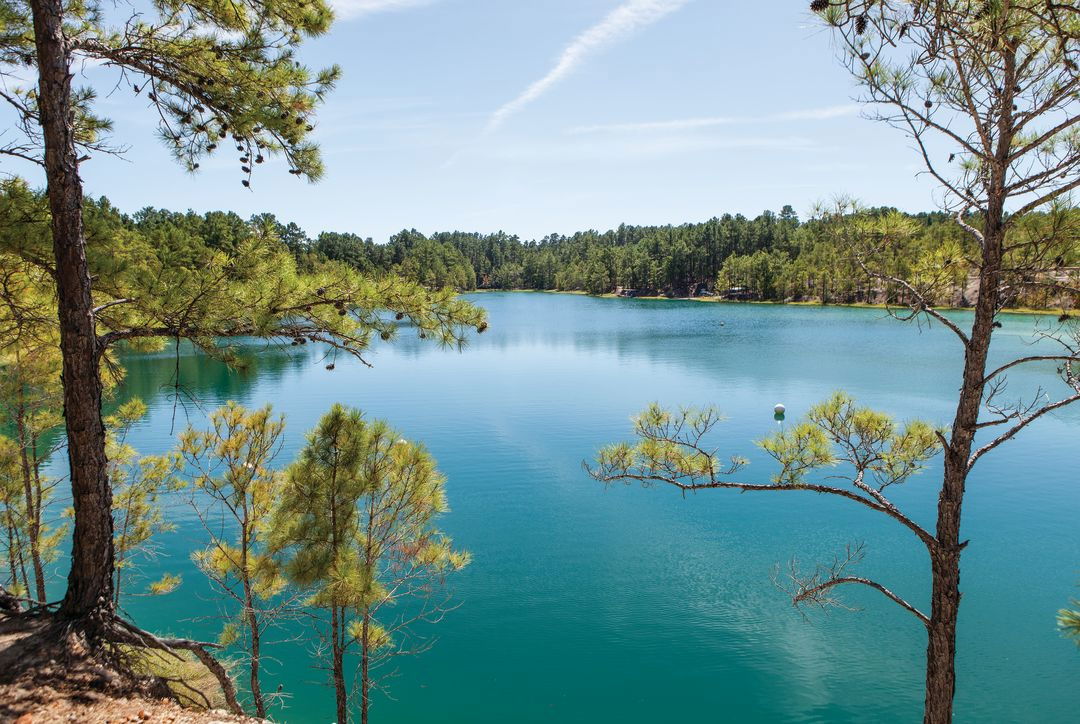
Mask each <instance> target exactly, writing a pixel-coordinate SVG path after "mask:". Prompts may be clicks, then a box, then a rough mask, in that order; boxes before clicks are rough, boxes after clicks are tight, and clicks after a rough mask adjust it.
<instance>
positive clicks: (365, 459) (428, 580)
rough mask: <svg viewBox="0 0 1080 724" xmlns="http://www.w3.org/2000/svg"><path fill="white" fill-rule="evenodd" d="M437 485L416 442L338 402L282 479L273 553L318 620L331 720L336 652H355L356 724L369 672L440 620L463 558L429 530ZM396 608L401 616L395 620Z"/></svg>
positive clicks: (364, 713) (344, 679)
mask: <svg viewBox="0 0 1080 724" xmlns="http://www.w3.org/2000/svg"><path fill="white" fill-rule="evenodd" d="M443 484H444V479H443V477H442V476H441V475H440V474H439V473H438V472H437V471H436V469H435V462H434V460H433V459H432V458H431V456H430V454H428V452H427V451H426V450H425V449H424V448H423V447H422V446H420V445H418V444H415V443H410V442H408V441H406V440H403V439H400V438H399V437H398V433H397V432H395V431H394V430H393V429H391V428H390V427H389V426H388V425H387V424H386V423H385V422H382V421H374V422H368V421H366V420H365V419H364V418H363V416H362V415H361V413H360V412H359V411H357V410H350V409H347V408H344V407H341V406H340V405H335V406H334V407H333V408H332V409H331V410H330V412H328V413H327V414H326V415H325V416H323V418H322V420H320V421H319V425H318V427H317V428H316V429H315V430H314V431H313V432H312V433H311V434H310V435H309V436H308V443H307V446H306V447H305V448H304V449H303V450H302V451H301V453H300V455H299V457H298V459H297V461H296V462H295V463H294V464H293V465H291V466H290V467H289V469H288V471H287V473H286V483H285V488H284V491H283V493H282V495H281V498H280V499H281V503H280V506H279V508H278V509H277V512H276V514H275V519H274V530H275V537H276V540H275V546H276V548H277V549H278V550H279V551H281V552H282V554H283V555H284V556H285V558H286V564H285V567H286V572H287V574H288V575H289V578H290V579H291V580H292V581H293V582H294V583H295V584H296V585H298V586H299V587H301V589H303V590H305V591H308V592H309V596H310V598H309V604H310V605H311V606H313V607H315V608H317V609H321V610H324V611H327V612H328V613H329V621H328V622H326V626H327V629H326V630H325V631H324V632H323V637H324V640H327V641H328V642H329V659H330V671H331V679H332V681H333V684H334V691H335V697H336V702H337V721H338V722H339V723H341V724H344V723H345V722H346V721H347V720H348V715H349V709H350V693H351V692H352V691H353V690H354V686H353V684H352V682H351V681H350V677H349V676H348V675H347V674H346V672H345V657H346V655H347V654H348V653H349V652H350V650H351V649H352V648H354V647H355V648H357V649H359V651H358V654H359V656H360V666H359V673H358V675H357V681H356V682H355V683H356V688H358V690H359V700H360V701H359V710H360V720H361V722H363V723H364V724H367V722H368V716H369V709H370V704H371V690H372V687H373V685H374V684H375V683H376V682H377V680H378V675H377V672H376V669H377V668H378V666H379V665H380V664H381V663H382V662H384V661H386V660H387V659H389V658H390V657H393V656H397V655H401V654H405V653H413V652H416V651H419V650H422V649H423V648H425V646H423V645H418V644H417V640H416V633H415V632H414V631H413V628H412V627H413V625H414V624H417V623H419V622H423V621H436V620H438V619H439V618H440V617H441V615H442V613H443V612H445V610H446V608H447V602H448V599H447V598H446V597H445V596H444V595H443V594H442V593H440V589H441V587H442V584H443V582H444V579H445V577H446V575H447V574H448V573H450V572H452V571H455V570H459V569H460V568H462V567H464V566H465V565H466V564H467V563H468V556H467V554H464V553H461V552H459V551H455V550H453V548H452V547H451V542H450V540H449V538H447V537H446V536H445V535H444V534H442V533H440V532H439V531H438V530H436V529H435V528H434V527H433V524H434V521H435V519H436V518H437V517H438V516H439V515H440V514H442V513H444V512H445V511H446V510H447V506H446V497H445V493H444V490H443ZM395 607H397V608H398V609H399V610H400V611H402V612H401V613H398V614H396V615H395V613H394V609H395Z"/></svg>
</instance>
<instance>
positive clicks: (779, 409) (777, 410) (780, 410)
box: [772, 402, 787, 423]
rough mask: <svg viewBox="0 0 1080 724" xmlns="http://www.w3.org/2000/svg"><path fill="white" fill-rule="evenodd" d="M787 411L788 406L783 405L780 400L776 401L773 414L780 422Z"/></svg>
mask: <svg viewBox="0 0 1080 724" xmlns="http://www.w3.org/2000/svg"><path fill="white" fill-rule="evenodd" d="M785 412H787V408H785V407H784V406H783V405H781V404H780V403H779V402H778V403H776V407H774V408H773V416H772V417H773V419H774V420H776V421H777V422H778V423H780V422H783V421H784V413H785Z"/></svg>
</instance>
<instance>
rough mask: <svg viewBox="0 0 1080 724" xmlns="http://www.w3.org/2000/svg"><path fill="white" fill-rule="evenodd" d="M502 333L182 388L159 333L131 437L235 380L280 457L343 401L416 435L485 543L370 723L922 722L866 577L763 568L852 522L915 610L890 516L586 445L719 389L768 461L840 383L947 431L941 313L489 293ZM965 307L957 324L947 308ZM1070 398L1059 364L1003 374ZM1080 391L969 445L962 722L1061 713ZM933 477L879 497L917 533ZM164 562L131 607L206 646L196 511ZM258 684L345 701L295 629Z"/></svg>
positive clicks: (298, 706)
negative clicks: (627, 472) (642, 476)
mask: <svg viewBox="0 0 1080 724" xmlns="http://www.w3.org/2000/svg"><path fill="white" fill-rule="evenodd" d="M472 299H473V300H474V301H475V302H476V303H478V304H480V305H482V306H484V307H485V308H487V310H488V312H489V314H490V322H491V329H490V331H489V332H488V333H487V334H485V335H483V336H481V337H478V338H476V339H475V340H473V342H472V344H471V345H470V346H469V348H468V349H467V350H466V351H464V352H463V353H460V354H459V353H457V352H452V351H445V350H440V349H437V348H435V347H433V346H431V345H427V344H424V343H421V342H418V341H416V340H413V339H403V340H401V341H399V342H397V343H395V344H394V345H393V346H385V345H384V346H382V347H380V348H378V349H377V352H376V354H374V355H373V356H372V358H371V359H372V361H373V362H374V363H375V368H374V369H367V368H365V367H363V366H361V365H360V364H358V363H356V362H354V361H350V360H347V359H344V358H339V359H337V360H336V369H335V370H334V371H332V372H329V371H327V370H326V369H324V365H325V364H326V361H325V360H323V359H322V355H323V354H324V353H323V352H322V351H318V350H315V349H311V348H310V346H308V347H304V348H301V350H300V351H299V352H296V351H294V350H291V349H290V350H288V351H285V350H280V349H277V348H265V349H263V348H259V349H262V352H261V353H260V354H259V355H258V364H257V366H256V367H255V368H254V369H253V370H251V371H248V372H236V371H229V370H226V369H225V368H223V367H222V366H220V365H218V364H216V363H213V362H209V361H207V360H205V359H203V358H201V357H198V356H195V355H192V354H188V353H185V354H184V356H182V357H181V359H180V366H179V369H180V372H181V382H182V384H183V388H182V390H180V394H179V395H178V394H177V391H176V390H175V389H173V388H170V387H169V385H170V384H171V383H172V381H173V379H174V371H175V369H176V363H177V360H176V359H175V358H174V356H173V355H172V354H171V353H162V354H160V355H153V356H140V357H128V358H127V359H126V360H125V363H126V365H127V367H128V369H129V380H128V382H127V386H126V388H125V391H124V393H125V394H138V395H140V396H142V397H143V398H144V399H145V400H146V401H147V402H148V403H149V404H150V408H151V412H150V414H149V415H148V417H147V418H146V419H145V420H144V421H143V422H141V423H140V424H139V425H138V426H137V428H136V430H135V431H134V432H133V434H132V436H131V437H130V441H131V442H132V443H133V444H134V445H135V446H136V447H138V448H139V449H140V450H141V451H143V452H160V451H163V450H165V449H168V447H170V446H171V445H172V444H173V440H174V436H175V434H176V433H178V432H179V431H180V429H182V427H183V426H184V425H185V424H187V423H188V422H191V423H192V424H195V425H201V424H202V422H203V420H204V418H205V413H206V411H208V410H211V409H213V408H214V407H216V406H217V405H219V404H221V403H224V402H225V401H227V400H237V401H239V402H241V403H243V404H245V405H248V406H258V405H263V404H265V403H268V402H269V403H273V405H274V407H275V409H276V410H278V411H281V412H283V413H285V414H286V415H287V416H288V430H287V444H286V448H285V450H284V453H283V455H282V459H281V462H282V464H285V463H286V462H287V461H288V460H289V459H291V457H292V456H293V455H294V454H295V452H296V450H297V449H298V448H299V446H300V445H301V444H302V442H303V435H304V433H305V431H306V430H308V429H310V428H311V427H312V426H313V425H314V424H315V422H316V421H317V419H318V418H319V416H320V415H321V414H322V413H323V412H325V411H326V410H327V409H328V408H329V407H330V405H331V404H332V403H334V402H343V403H346V404H349V405H354V406H358V407H360V408H362V409H363V410H364V411H365V412H366V413H368V414H369V415H371V416H377V417H383V418H386V419H388V420H389V421H391V422H392V423H393V424H394V425H395V426H397V427H398V428H399V429H400V430H401V431H402V433H403V434H404V435H406V436H408V437H410V438H414V439H420V440H423V441H424V442H425V443H426V444H427V445H428V446H429V448H430V449H431V451H432V452H433V453H434V455H435V456H436V457H437V459H438V461H439V464H440V467H441V469H442V470H443V471H444V472H445V473H446V475H447V476H448V478H449V483H448V492H449V497H450V503H451V506H452V508H453V512H452V513H451V514H449V515H448V516H446V517H445V518H444V520H443V527H444V528H445V529H446V530H447V531H448V532H449V533H450V534H452V536H453V537H454V539H455V540H456V542H457V543H458V544H459V545H460V546H462V547H464V548H466V549H468V550H469V551H471V552H472V554H473V556H474V562H473V564H472V565H471V566H470V567H469V568H468V569H467V570H465V571H464V572H462V573H461V574H460V575H459V576H457V578H456V580H455V582H454V589H455V591H456V592H457V596H458V599H459V600H460V601H461V602H462V605H461V607H460V608H459V609H458V610H456V611H454V612H453V613H452V614H451V615H449V616H448V617H447V618H446V620H445V621H444V622H442V623H441V624H439V625H438V626H436V627H434V628H433V629H432V632H434V633H435V634H437V636H438V637H439V641H438V643H437V645H436V646H435V648H434V649H433V650H431V651H430V652H428V653H426V654H424V655H423V656H420V657H416V658H411V659H401V660H399V664H400V672H399V676H398V677H397V678H396V679H394V680H393V681H392V682H391V683H390V686H391V694H392V696H393V699H390V698H387V697H384V696H381V697H379V698H378V700H377V702H376V706H375V709H374V712H373V716H374V720H375V721H385V722H391V721H392V722H399V723H406V722H416V723H419V722H447V723H450V722H461V723H465V722H469V723H480V722H506V721H514V722H546V721H564V722H600V721H620V722H657V721H739V722H776V721H793V722H814V721H828V722H846V721H863V722H865V721H875V722H890V721H897V722H902V721H915V720H917V719H918V718H919V717H920V714H921V704H922V677H923V657H924V650H925V635H924V633H923V630H922V627H921V625H920V624H919V623H918V622H917V621H916V620H915V618H913V617H912V616H911V615H910V614H909V613H907V612H905V611H903V610H901V609H900V608H899V607H897V606H895V605H894V604H892V603H890V602H888V601H887V600H885V599H884V598H882V597H880V595H879V594H876V593H875V592H873V591H870V590H865V591H862V590H847V591H845V592H844V599H845V601H846V602H847V603H848V604H849V605H850V606H851V607H852V608H854V609H858V610H856V611H833V612H830V613H822V612H820V611H808V612H807V616H806V617H803V616H802V615H801V614H800V613H799V612H797V611H795V610H794V609H792V607H791V606H790V604H789V602H788V599H787V598H786V597H785V594H784V593H783V592H782V591H780V590H778V589H777V588H776V587H775V586H774V584H773V582H772V580H771V577H772V572H773V569H774V566H775V565H776V564H777V563H781V564H783V565H786V563H787V561H789V560H790V559H791V558H792V557H796V558H798V559H799V560H800V561H802V562H804V564H805V565H808V566H810V565H813V563H814V562H815V561H819V560H828V559H830V558H831V556H832V555H833V554H834V553H836V552H837V551H839V550H841V549H842V548H843V546H844V545H845V544H846V543H848V542H852V541H865V543H866V545H867V547H868V555H867V558H866V561H865V563H864V564H863V566H862V571H863V573H864V574H865V575H869V576H873V577H876V578H878V579H879V580H881V581H882V582H883V583H884V584H885V585H887V586H889V587H890V588H892V589H893V590H895V591H897V592H898V593H899V594H900V595H903V596H905V597H906V598H908V599H909V600H911V601H913V602H916V604H917V605H920V606H926V603H927V600H926V599H927V593H928V590H929V583H928V581H929V578H928V566H927V559H926V555H925V553H924V551H923V550H922V549H921V547H920V545H919V544H918V543H917V541H916V540H915V539H914V537H913V536H912V535H911V534H910V532H909V531H907V530H906V529H905V528H902V527H901V526H899V525H898V524H896V523H895V522H894V521H892V520H891V519H887V518H884V517H881V516H879V515H876V514H874V513H873V512H871V511H868V510H864V509H862V508H861V507H858V506H855V505H852V504H851V503H848V502H846V501H843V500H831V499H824V498H821V497H818V496H813V495H809V494H805V495H804V494H798V493H778V494H762V495H739V494H736V493H733V492H729V491H714V492H705V493H700V494H698V495H694V496H688V497H685V498H684V497H682V496H680V495H679V494H678V493H677V492H676V491H673V490H666V489H650V490H643V489H640V488H638V487H622V486H620V487H616V488H611V489H604V488H603V487H602V486H600V485H598V484H597V483H595V482H592V481H591V480H590V479H588V478H587V477H586V476H585V475H584V474H583V472H582V470H581V461H582V459H584V458H587V457H589V456H590V455H591V454H592V453H593V451H594V450H595V449H596V448H597V447H598V446H600V445H602V444H604V443H607V442H611V441H614V440H618V439H622V438H624V437H626V436H627V434H628V432H629V429H630V426H629V421H628V418H629V416H630V415H631V414H633V413H634V412H635V411H637V410H639V409H640V408H642V407H643V406H644V405H646V404H647V403H649V402H651V401H654V400H659V401H663V402H665V403H670V404H672V405H678V404H697V403H715V404H717V405H719V406H720V407H721V409H722V410H723V411H724V412H725V413H726V415H727V416H728V417H729V418H730V419H729V421H728V422H726V423H725V424H724V425H722V426H721V428H720V429H719V431H718V434H717V436H716V442H717V444H718V445H720V446H721V447H722V448H723V449H724V450H725V451H730V453H731V454H741V455H746V456H748V457H750V458H751V460H752V464H751V465H750V467H749V468H748V469H747V471H746V474H745V477H747V478H752V479H754V480H761V481H764V480H766V479H767V478H768V476H769V475H770V474H771V473H772V471H773V467H772V466H771V465H770V463H769V461H768V460H767V459H765V458H764V457H763V456H762V455H761V454H760V452H759V451H757V450H756V449H755V447H754V446H753V441H754V440H755V439H759V438H760V437H762V436H764V435H767V434H769V433H770V432H771V431H772V430H774V429H775V425H776V423H775V422H774V421H773V419H772V407H773V405H774V404H775V403H776V402H783V403H784V404H786V405H787V407H788V410H789V412H788V419H789V420H792V419H794V418H797V417H798V416H799V415H800V414H801V412H803V411H805V409H806V408H807V407H808V406H809V405H811V404H813V403H815V402H817V401H820V400H822V399H823V398H825V397H827V396H828V395H829V394H830V393H831V392H832V391H834V390H836V389H838V388H843V389H845V390H847V391H848V392H850V393H852V394H853V395H855V396H856V397H858V398H859V399H860V401H862V402H865V403H867V404H870V405H872V406H874V407H876V408H880V409H883V410H887V411H889V412H891V413H893V414H895V415H896V416H897V417H899V418H910V417H915V416H918V417H924V418H927V419H929V420H931V421H933V422H936V423H941V424H947V423H948V421H949V419H950V416H951V409H950V404H949V400H950V398H951V397H952V396H953V395H955V391H956V387H957V384H958V381H959V369H960V367H959V366H960V363H961V361H962V353H961V350H960V348H959V345H958V344H957V343H956V342H955V340H954V339H953V338H952V337H951V336H950V335H949V334H948V333H947V332H945V331H944V330H942V329H940V328H939V329H923V330H919V329H917V328H915V327H913V326H908V325H903V324H901V323H899V322H896V321H894V320H891V319H888V318H886V317H885V316H884V315H883V313H882V312H880V311H876V310H869V309H838V308H811V307H783V306H767V305H726V304H700V303H694V302H663V301H649V300H623V299H595V298H588V297H582V296H571V295H551V294H525V293H516V294H515V293H488V294H478V295H475V296H473V297H472ZM959 316H960V317H961V318H962V317H963V315H959ZM1031 329H1032V318H1030V317H1020V316H1017V317H1011V318H1008V319H1007V320H1006V322H1005V326H1004V328H1003V329H1002V330H1000V331H999V333H998V335H997V341H996V342H995V349H994V357H995V359H999V358H1003V357H1004V356H1005V355H1007V354H1009V353H1015V352H1030V348H1029V347H1027V346H1026V343H1027V341H1028V340H1029V333H1030V330H1031ZM1039 385H1043V386H1045V387H1046V388H1047V389H1048V390H1050V391H1051V392H1053V391H1058V392H1060V391H1061V390H1062V387H1061V385H1060V383H1059V382H1057V381H1056V378H1055V376H1054V371H1053V368H1052V367H1043V368H1032V369H1030V370H1026V371H1023V372H1022V373H1021V372H1018V373H1017V374H1015V375H1014V376H1013V378H1012V383H1011V386H1010V391H1011V392H1012V393H1013V394H1014V395H1021V394H1027V393H1028V392H1030V391H1032V390H1033V389H1034V388H1035V387H1037V386H1039ZM1078 432H1080V408H1076V409H1074V410H1071V411H1064V412H1062V413H1059V414H1056V415H1053V416H1050V417H1048V418H1047V419H1045V420H1044V421H1042V422H1040V423H1038V424H1037V425H1036V426H1034V428H1033V429H1031V430H1029V431H1026V432H1024V433H1023V434H1021V435H1020V436H1019V437H1018V439H1016V440H1015V441H1014V442H1012V443H1010V444H1009V445H1007V446H1005V447H1003V448H1001V449H1000V450H999V451H998V452H996V453H995V454H993V455H992V456H989V457H987V458H985V459H984V462H983V463H981V464H980V465H979V466H978V468H977V470H976V472H975V474H974V475H973V477H972V479H971V481H970V484H969V495H968V502H967V503H966V509H965V527H964V530H963V535H964V537H965V538H969V539H971V545H970V547H969V548H968V549H967V551H966V552H965V555H964V569H963V590H964V603H963V611H962V619H961V625H960V655H959V671H960V674H959V685H958V692H957V712H958V715H957V720H958V721H964V722H976V721H980V722H981V721H1011V722H1065V721H1070V720H1072V721H1075V717H1076V714H1077V712H1078V711H1080V687H1077V685H1076V682H1077V680H1078V676H1080V651H1078V650H1077V649H1076V647H1075V646H1074V645H1073V644H1071V643H1069V642H1067V641H1065V640H1063V639H1062V638H1061V637H1060V636H1059V635H1058V633H1057V631H1056V629H1055V622H1054V615H1055V612H1056V610H1057V609H1058V608H1060V607H1061V606H1062V605H1064V604H1065V603H1066V601H1067V600H1068V598H1069V597H1070V596H1071V595H1074V594H1075V593H1076V592H1077V590H1076V588H1075V587H1074V586H1075V584H1076V582H1077V581H1078V580H1080V535H1078V533H1077V531H1078V525H1077V521H1080V485H1078V482H1080V480H1078V477H1080V473H1078V472H1077V466H1076V464H1075V463H1076V454H1077V450H1078V445H1077V434H1078ZM939 472H940V467H939V464H935V465H934V466H933V467H932V468H931V469H930V470H929V471H928V472H926V473H924V474H923V475H922V476H920V477H917V478H915V479H913V480H912V481H911V482H910V483H909V484H908V485H907V486H906V487H905V488H904V489H901V490H897V491H896V492H895V496H894V497H895V500H896V501H897V502H898V503H899V504H901V505H902V506H903V507H904V508H905V509H906V510H907V511H908V512H910V514H911V515H913V516H914V517H915V518H916V519H918V520H920V521H922V522H924V523H929V522H930V521H931V520H932V513H933V507H934V503H935V501H936V495H935V491H936V482H937V480H938V477H937V476H938V474H939ZM171 515H173V516H174V518H175V519H176V521H177V522H178V524H179V527H178V530H177V531H176V532H175V533H172V534H170V535H168V536H166V537H164V538H163V539H162V541H161V544H162V551H161V553H162V555H161V556H160V557H159V558H158V560H157V562H156V563H155V564H154V566H155V567H156V568H157V569H160V570H161V571H174V572H180V573H181V574H182V575H183V577H184V584H183V586H182V587H181V588H180V589H179V590H178V591H176V592H175V593H173V594H171V595H169V596H165V597H160V598H154V599H146V598H139V599H133V600H131V601H129V603H128V606H127V608H128V610H129V612H130V613H131V614H132V615H133V616H134V617H135V618H136V620H138V621H139V623H141V624H142V625H144V626H146V627H148V628H151V629H154V630H159V631H167V632H172V633H176V634H184V635H199V636H212V635H213V628H212V626H211V624H209V623H206V622H200V621H195V620H192V619H193V617H196V616H199V615H209V614H212V613H213V612H214V611H215V610H216V604H215V602H214V600H213V597H212V596H211V594H210V592H209V589H208V588H207V587H206V585H205V584H204V583H203V581H202V580H201V579H200V575H199V573H198V572H197V571H196V570H195V569H194V568H193V567H192V565H191V564H190V562H189V559H188V556H189V554H190V552H191V551H192V550H193V549H194V548H195V547H196V546H197V545H198V541H199V537H198V531H199V529H198V527H197V525H196V523H195V522H194V521H193V520H192V518H191V516H190V515H189V514H188V513H187V512H186V511H185V509H184V508H183V506H177V507H174V508H172V509H171ZM271 653H272V654H273V655H274V656H275V657H276V659H277V661H275V662H270V663H269V665H268V667H267V668H268V672H267V675H266V678H265V680H264V685H263V688H264V690H273V689H275V688H277V686H278V685H279V684H281V685H283V688H284V690H285V691H287V692H290V693H291V694H292V697H291V699H290V700H289V701H288V708H287V709H286V710H284V711H279V712H278V714H277V718H278V719H280V720H285V721H289V722H329V721H332V720H333V712H334V705H333V697H332V691H331V690H330V689H329V688H325V687H323V686H322V683H323V675H322V673H321V672H319V671H317V670H315V669H313V668H311V667H310V662H309V659H308V658H307V647H306V645H304V644H300V643H293V644H283V645H279V646H277V647H275V648H273V649H271Z"/></svg>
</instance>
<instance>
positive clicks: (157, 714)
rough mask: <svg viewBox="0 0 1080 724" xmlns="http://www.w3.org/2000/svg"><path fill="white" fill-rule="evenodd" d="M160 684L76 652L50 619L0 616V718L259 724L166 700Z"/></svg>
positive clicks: (31, 723) (29, 723)
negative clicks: (61, 639) (54, 629)
mask: <svg viewBox="0 0 1080 724" xmlns="http://www.w3.org/2000/svg"><path fill="white" fill-rule="evenodd" d="M159 687H160V684H158V685H157V686H155V685H154V682H152V680H151V679H149V678H140V677H138V676H132V675H130V674H121V673H118V672H117V671H116V670H114V669H112V668H109V667H107V666H104V665H102V664H101V663H99V662H98V661H96V660H95V658H94V657H91V656H87V655H85V654H84V653H83V652H79V651H77V650H76V651H74V652H73V651H72V650H71V649H70V648H69V647H67V646H63V645H61V644H60V642H59V641H58V640H57V637H56V636H55V634H52V633H51V632H50V630H49V621H48V619H44V618H38V619H21V618H14V619H11V618H4V617H2V616H0V722H5V723H6V722H15V723H17V724H42V723H44V722H99V723H104V722H109V723H111V724H118V723H120V722H174V723H176V724H181V723H190V724H210V723H211V722H221V723H222V724H225V723H226V722H228V723H229V724H233V723H238V722H244V723H247V724H256V723H257V722H261V721H263V720H261V719H252V718H248V717H238V716H234V715H232V714H229V713H227V712H226V711H224V710H221V709H213V710H200V709H191V708H184V707H182V706H180V705H179V704H178V703H177V702H176V701H173V700H170V699H166V698H161V697H160V696H159V695H155V694H156V693H157V694H160V691H161V690H160V688H159Z"/></svg>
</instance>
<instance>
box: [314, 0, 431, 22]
mask: <svg viewBox="0 0 1080 724" xmlns="http://www.w3.org/2000/svg"><path fill="white" fill-rule="evenodd" d="M435 1H436V0H331V4H332V5H333V6H334V12H335V13H336V14H337V16H338V18H340V19H342V20H354V19H356V18H359V17H363V16H364V15H372V14H374V13H381V12H388V11H393V10H406V9H408V8H415V7H420V6H421V5H430V4H431V3H433V2H435Z"/></svg>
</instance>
